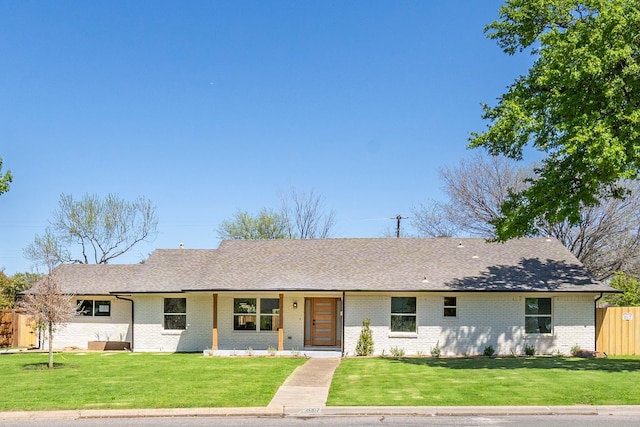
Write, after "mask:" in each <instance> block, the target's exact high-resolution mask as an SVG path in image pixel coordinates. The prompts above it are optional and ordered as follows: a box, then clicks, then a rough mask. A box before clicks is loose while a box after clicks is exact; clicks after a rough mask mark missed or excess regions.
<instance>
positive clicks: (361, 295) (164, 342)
mask: <svg viewBox="0 0 640 427" xmlns="http://www.w3.org/2000/svg"><path fill="white" fill-rule="evenodd" d="M341 296H342V294H341V293H321V292H316V293H303V292H285V293H284V299H283V308H284V310H283V315H284V349H285V350H302V349H304V334H305V305H306V304H305V299H306V298H309V297H332V298H340V297H341ZM393 296H412V297H416V322H417V332H416V333H393V332H391V331H390V318H391V297H393ZM445 296H455V297H456V303H457V304H456V314H457V316H456V317H455V318H451V317H444V315H443V304H444V297H445ZM597 296H598V295H597V294H558V293H556V294H554V293H528V294H527V293H515V292H511V293H490V292H473V293H471V292H469V293H425V292H422V293H419V292H418V293H415V292H414V293H393V294H392V293H386V292H385V293H366V292H349V293H346V295H345V303H344V305H345V311H344V336H343V341H344V352H345V355H347V356H352V355H354V354H355V347H356V344H357V342H358V337H359V335H360V331H361V327H362V320H363V319H364V318H365V317H368V318H370V320H371V329H372V331H373V340H374V347H375V353H376V354H380V353H382V351H383V350H384V351H385V353H386V354H389V353H390V351H391V349H392V348H396V347H397V348H398V349H403V350H404V351H405V353H406V354H407V355H415V354H418V353H422V354H424V355H429V354H430V352H431V349H433V348H434V347H436V346H439V347H440V349H441V354H442V355H443V356H452V355H464V354H468V355H474V354H482V353H483V351H484V348H485V347H486V346H488V345H491V346H493V347H494V349H495V353H496V354H522V353H524V348H525V346H527V345H530V346H533V347H535V348H536V350H537V352H538V353H540V354H550V353H557V352H559V353H562V354H569V353H570V351H571V347H573V346H579V347H580V348H582V349H585V350H595V315H594V299H595V298H596V297H597ZM278 297H279V293H278V292H265V293H246V292H242V293H239V292H221V293H218V349H220V350H236V351H237V353H238V354H244V353H245V352H246V351H247V350H248V349H253V350H266V349H268V348H269V347H272V348H277V347H278V333H277V331H234V330H233V302H234V298H278ZM528 297H535V298H551V299H552V322H553V330H552V333H551V334H527V333H525V328H524V318H525V314H524V310H525V308H524V306H525V299H526V298H528ZM76 298H77V299H82V297H76ZM130 298H131V299H133V300H134V304H135V316H134V317H135V324H134V334H135V337H134V339H133V347H134V348H133V349H134V351H154V352H156V351H157V352H175V351H179V352H200V351H203V350H205V349H209V348H211V346H212V327H213V294H212V293H209V292H202V293H176V294H156V295H153V294H151V295H147V294H145V295H134V296H132V297H130ZM164 298H185V299H186V308H187V312H186V324H187V327H186V329H184V330H165V329H164ZM86 299H97V300H105V299H108V300H110V301H111V316H109V317H86V316H83V317H80V316H78V317H76V318H74V319H73V320H72V321H71V322H70V323H69V324H68V325H66V326H65V327H64V328H62V329H60V330H59V331H58V332H57V333H56V335H55V336H54V346H55V347H56V348H64V347H68V346H74V347H78V348H86V347H87V343H88V342H89V341H96V340H107V339H108V340H111V341H129V342H131V341H132V337H131V335H132V331H131V327H130V321H131V317H130V316H131V303H130V302H129V301H123V300H119V299H116V298H115V297H112V296H103V297H95V296H94V297H86ZM294 302H295V303H296V305H297V308H293V305H294ZM338 332H341V331H338Z"/></svg>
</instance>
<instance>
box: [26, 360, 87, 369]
mask: <svg viewBox="0 0 640 427" xmlns="http://www.w3.org/2000/svg"><path fill="white" fill-rule="evenodd" d="M64 368H77V366H76V365H68V364H66V363H54V364H53V368H49V364H48V363H46V362H45V363H28V364H26V365H23V366H22V369H24V370H25V371H46V370H48V369H64Z"/></svg>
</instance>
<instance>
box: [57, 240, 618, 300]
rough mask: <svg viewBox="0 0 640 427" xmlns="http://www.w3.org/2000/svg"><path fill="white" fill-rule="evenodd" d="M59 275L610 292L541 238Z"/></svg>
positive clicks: (224, 257) (122, 281)
mask: <svg viewBox="0 0 640 427" xmlns="http://www.w3.org/2000/svg"><path fill="white" fill-rule="evenodd" d="M59 268H60V269H61V271H62V272H64V278H65V280H64V281H63V282H64V283H63V286H65V289H67V286H68V288H69V289H73V292H74V293H95V291H96V290H101V291H102V292H104V293H107V292H111V293H166V292H180V291H225V290H229V291H273V290H308V291H312V290H313V291H329V290H332V291H449V292H450V291H558V292H612V291H615V290H614V289H612V288H610V287H609V286H607V285H604V284H602V283H600V282H598V281H596V280H594V279H593V278H592V277H591V275H590V274H589V273H588V271H587V270H586V268H585V267H584V266H583V265H582V264H581V263H580V262H579V261H578V260H577V259H576V258H575V257H574V256H573V255H572V254H571V253H570V252H569V251H568V250H567V249H566V248H565V247H564V246H563V245H562V244H561V243H559V242H558V241H557V240H554V239H545V238H532V239H518V240H512V241H508V242H506V243H487V242H486V241H485V240H484V239H451V238H437V239H419V238H415V239H410V238H403V239H395V238H383V239H319V240H257V241H247V240H229V241H224V242H222V243H221V244H220V247H219V248H218V249H210V250H206V249H196V250H194V249H177V250H157V251H155V252H154V253H153V254H152V255H151V257H150V258H149V259H148V260H147V262H146V263H145V264H142V265H133V266H132V265H127V266H124V265H105V266H80V265H67V266H61V267H59ZM102 269H103V270H102ZM85 290H86V291H91V292H84V291H85Z"/></svg>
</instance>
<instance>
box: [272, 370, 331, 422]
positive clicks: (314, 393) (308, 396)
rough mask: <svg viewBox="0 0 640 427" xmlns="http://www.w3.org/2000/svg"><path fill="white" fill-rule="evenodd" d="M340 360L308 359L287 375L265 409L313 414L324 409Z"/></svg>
mask: <svg viewBox="0 0 640 427" xmlns="http://www.w3.org/2000/svg"><path fill="white" fill-rule="evenodd" d="M340 360H341V359H339V358H310V359H309V360H307V361H306V362H305V363H304V365H302V366H298V367H297V368H296V369H295V370H294V371H293V372H292V373H291V375H289V377H288V378H287V379H286V380H285V382H284V383H283V384H282V386H280V388H279V389H278V391H277V392H276V394H275V396H273V399H271V403H269V405H268V406H267V407H268V408H279V409H282V412H283V413H284V412H291V411H292V410H294V411H295V409H300V410H301V411H312V412H313V411H314V409H317V408H321V407H326V406H327V397H328V396H329V387H330V386H331V380H332V379H333V373H334V372H335V370H336V368H337V367H338V365H340ZM294 408H295V409H294Z"/></svg>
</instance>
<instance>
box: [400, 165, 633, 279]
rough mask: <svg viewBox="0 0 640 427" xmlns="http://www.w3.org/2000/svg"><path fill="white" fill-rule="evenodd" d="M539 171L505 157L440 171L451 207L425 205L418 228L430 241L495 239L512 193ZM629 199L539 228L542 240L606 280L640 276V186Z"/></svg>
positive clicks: (417, 213)
mask: <svg viewBox="0 0 640 427" xmlns="http://www.w3.org/2000/svg"><path fill="white" fill-rule="evenodd" d="M531 176H533V170H532V169H530V168H522V167H519V166H518V163H517V162H516V161H514V160H510V159H507V158H505V157H502V156H498V157H495V156H481V155H479V153H476V155H475V156H473V157H472V158H471V159H469V160H462V161H460V163H459V164H458V165H457V166H455V167H446V168H442V169H441V170H440V178H441V180H442V181H443V184H444V185H443V189H444V192H445V194H446V195H447V196H448V197H449V199H448V200H447V201H445V202H435V201H433V202H430V203H424V204H422V205H421V206H420V207H419V208H415V209H413V211H412V215H411V217H412V224H413V226H414V227H415V229H416V230H417V231H418V233H419V234H420V235H422V236H428V237H443V236H454V235H457V236H460V235H471V236H478V237H485V238H488V239H494V238H495V237H496V235H495V232H496V230H495V229H494V228H493V227H492V226H491V224H490V223H491V222H492V221H494V220H495V219H496V218H498V217H499V216H500V205H501V204H502V203H503V202H504V200H506V199H507V197H508V195H509V193H510V192H514V191H521V190H522V189H526V188H527V182H526V180H527V178H528V177H531ZM619 185H620V186H622V187H625V188H629V189H630V192H629V195H628V196H627V197H626V198H624V199H616V198H612V197H609V198H606V199H602V200H599V203H598V204H597V205H594V206H584V207H583V208H582V209H581V210H580V221H579V222H578V223H577V224H575V225H571V224H570V223H569V222H568V221H562V222H560V223H556V224H549V223H544V222H541V223H538V227H537V229H536V234H538V235H542V236H552V237H555V238H557V239H558V240H559V241H560V242H561V243H562V244H564V245H565V246H566V247H567V249H569V250H570V251H571V252H572V253H573V254H574V255H575V256H576V257H577V258H578V259H579V260H580V261H581V262H582V263H583V264H584V265H585V266H586V267H587V268H588V269H589V270H590V271H591V272H592V273H593V274H594V276H595V277H596V278H598V279H600V280H605V279H608V278H610V277H611V276H612V275H613V274H614V273H615V272H617V271H624V272H626V273H629V274H636V275H640V252H639V249H640V181H625V182H621V183H619Z"/></svg>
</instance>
